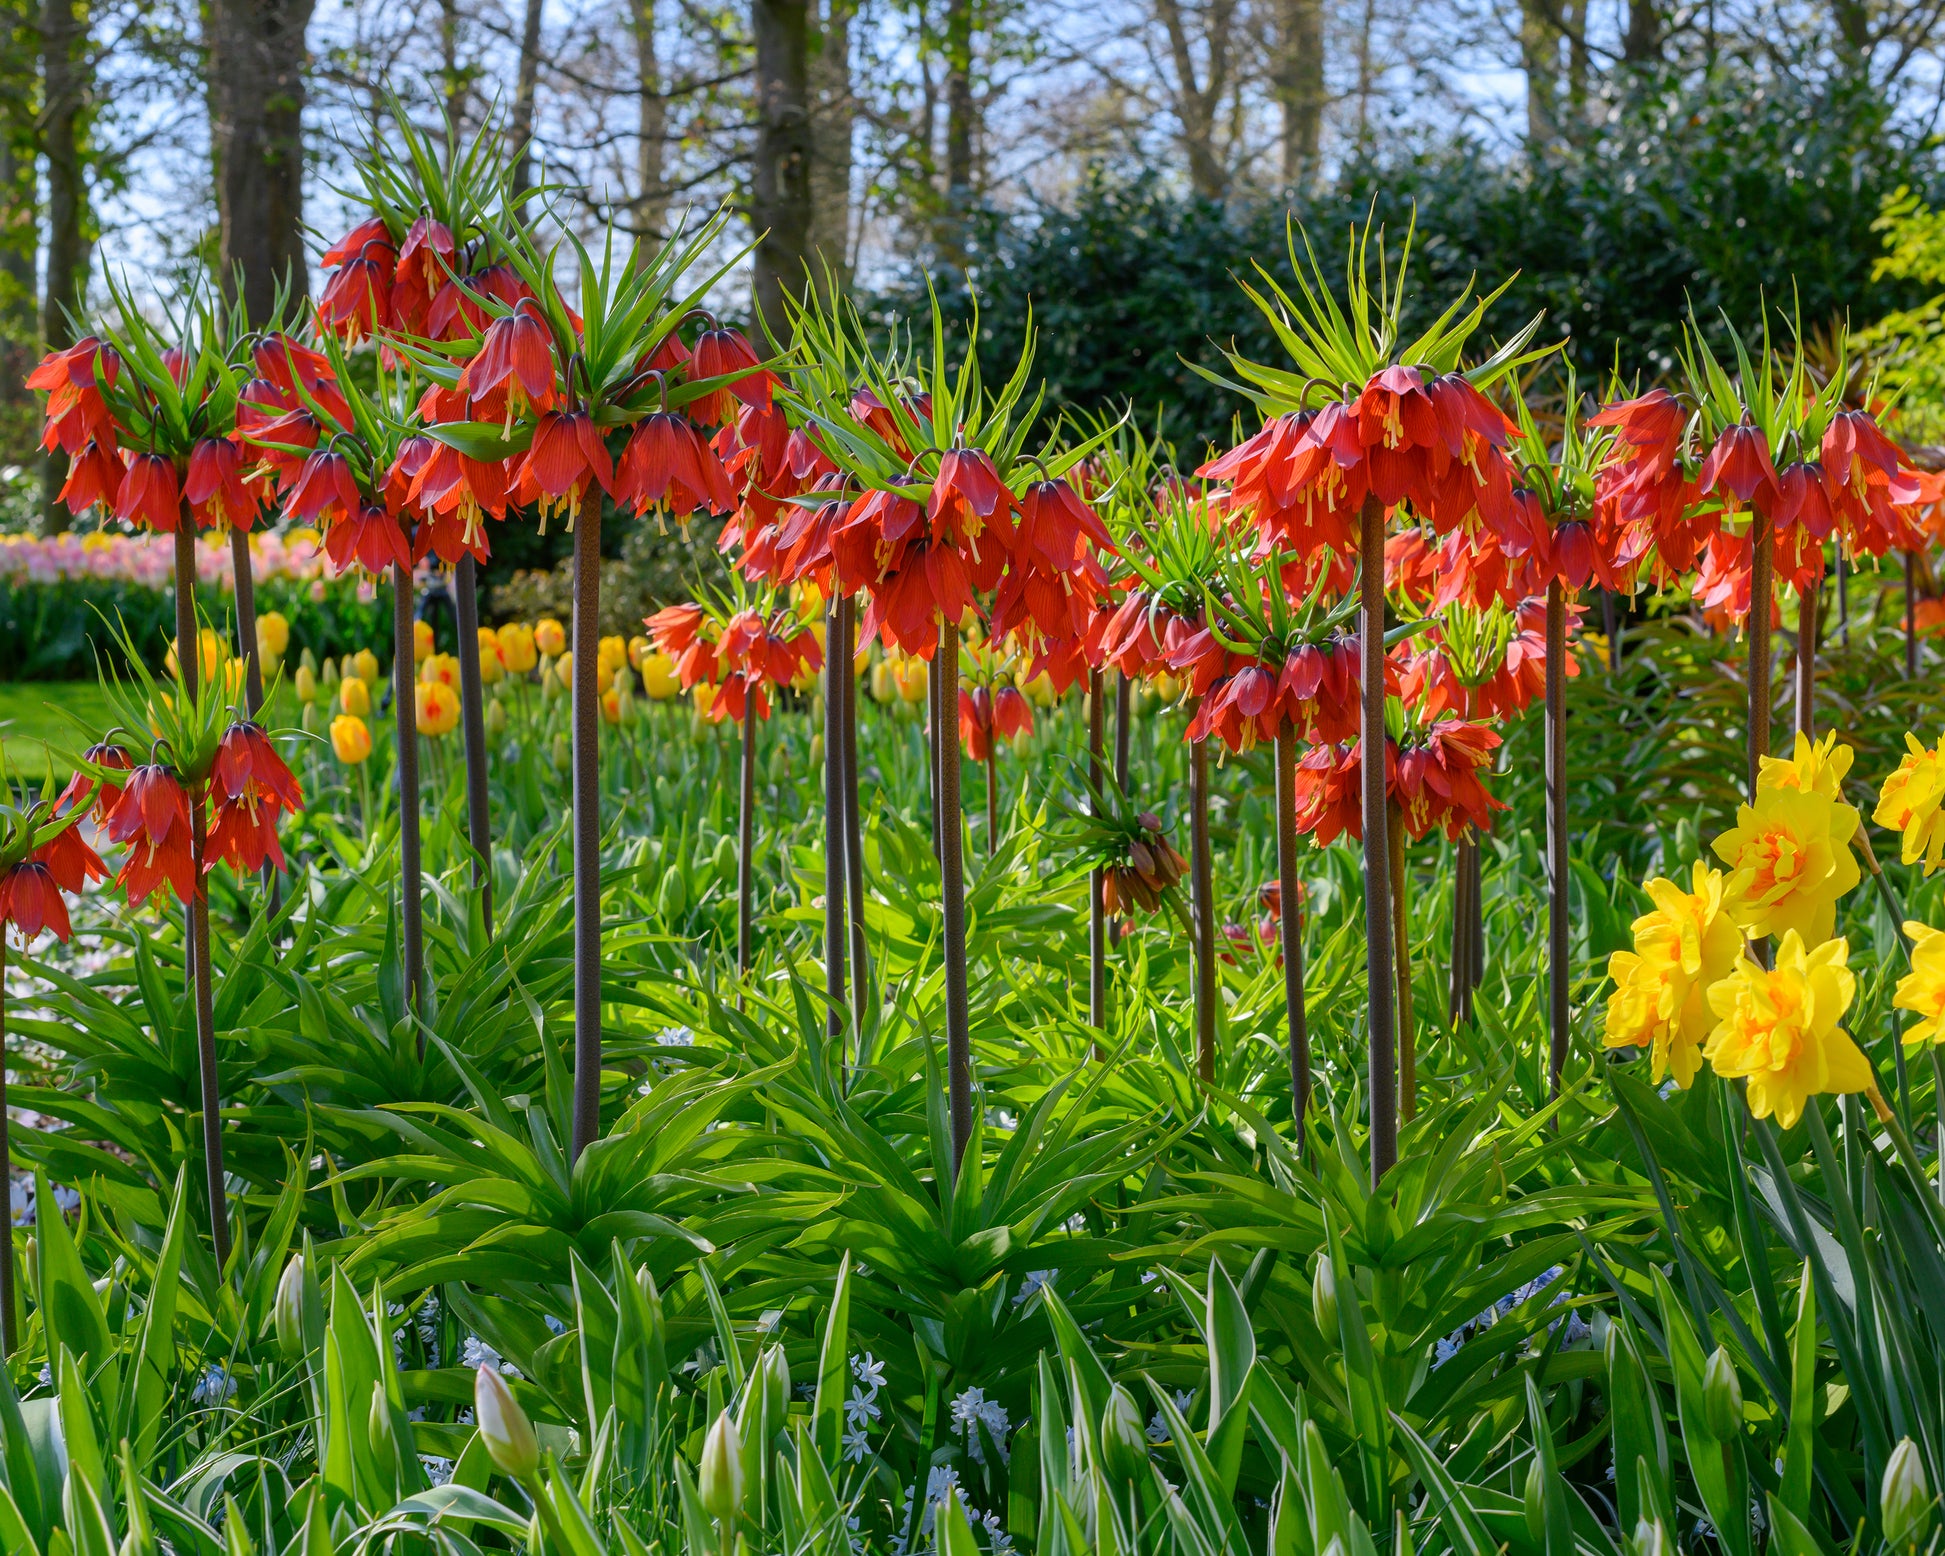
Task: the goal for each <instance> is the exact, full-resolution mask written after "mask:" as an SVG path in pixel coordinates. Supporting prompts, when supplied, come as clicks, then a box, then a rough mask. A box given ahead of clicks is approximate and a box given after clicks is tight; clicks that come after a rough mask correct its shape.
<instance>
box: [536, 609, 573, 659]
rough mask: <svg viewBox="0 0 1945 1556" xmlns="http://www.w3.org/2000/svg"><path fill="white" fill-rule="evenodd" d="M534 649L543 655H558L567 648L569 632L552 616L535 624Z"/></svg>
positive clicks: (543, 618)
mask: <svg viewBox="0 0 1945 1556" xmlns="http://www.w3.org/2000/svg"><path fill="white" fill-rule="evenodd" d="M534 647H536V648H537V649H539V650H540V652H541V653H543V654H558V653H560V652H561V651H562V650H563V649H565V648H566V647H567V631H566V629H565V628H563V627H562V626H561V624H560V623H559V622H558V621H556V620H554V618H553V617H552V616H543V617H541V618H540V620H539V621H537V622H535V623H534Z"/></svg>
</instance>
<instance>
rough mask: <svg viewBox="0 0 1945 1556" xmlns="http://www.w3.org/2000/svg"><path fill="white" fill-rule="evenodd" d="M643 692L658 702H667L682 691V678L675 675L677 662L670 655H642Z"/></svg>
mask: <svg viewBox="0 0 1945 1556" xmlns="http://www.w3.org/2000/svg"><path fill="white" fill-rule="evenodd" d="M640 668H641V672H642V690H644V691H645V692H647V693H648V695H649V696H650V697H652V698H654V699H655V701H657V702H667V701H668V700H669V699H670V698H671V697H673V696H674V695H675V694H676V693H677V692H679V691H681V690H682V681H681V678H680V677H679V676H678V675H677V674H676V673H675V660H674V658H673V657H671V656H670V655H668V654H658V653H654V652H652V651H651V652H649V653H646V654H643V655H642V662H641V666H640Z"/></svg>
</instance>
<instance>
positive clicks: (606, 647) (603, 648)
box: [596, 634, 628, 670]
mask: <svg viewBox="0 0 1945 1556" xmlns="http://www.w3.org/2000/svg"><path fill="white" fill-rule="evenodd" d="M596 646H597V648H598V650H599V658H600V661H601V663H602V664H603V665H604V666H606V667H607V668H608V669H610V670H619V669H620V668H621V667H622V666H623V665H625V664H627V663H628V644H627V641H626V640H625V639H623V638H622V637H620V636H619V635H615V634H611V635H609V636H608V637H604V638H603V639H601V641H600V643H599V644H597V645H596Z"/></svg>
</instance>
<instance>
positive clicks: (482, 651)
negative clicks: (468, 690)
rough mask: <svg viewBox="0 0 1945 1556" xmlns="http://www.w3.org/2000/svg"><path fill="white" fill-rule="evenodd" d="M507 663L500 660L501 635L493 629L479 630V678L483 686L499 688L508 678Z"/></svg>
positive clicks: (484, 628)
mask: <svg viewBox="0 0 1945 1556" xmlns="http://www.w3.org/2000/svg"><path fill="white" fill-rule="evenodd" d="M506 673H507V667H506V662H505V661H504V660H502V659H501V658H500V634H499V633H497V632H495V631H494V630H493V629H492V628H491V627H481V628H480V629H479V678H480V685H482V686H497V685H498V684H499V683H500V682H501V681H502V680H503V679H504V678H505V676H506Z"/></svg>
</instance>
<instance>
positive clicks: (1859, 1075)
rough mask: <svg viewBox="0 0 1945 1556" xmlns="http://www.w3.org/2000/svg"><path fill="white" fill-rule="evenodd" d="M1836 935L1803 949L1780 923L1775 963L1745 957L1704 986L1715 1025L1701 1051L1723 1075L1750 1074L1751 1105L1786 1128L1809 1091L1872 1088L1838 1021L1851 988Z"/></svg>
mask: <svg viewBox="0 0 1945 1556" xmlns="http://www.w3.org/2000/svg"><path fill="white" fill-rule="evenodd" d="M1849 952H1850V948H1849V946H1847V945H1846V944H1845V943H1844V942H1843V941H1842V940H1826V941H1824V942H1823V943H1822V944H1821V945H1819V946H1818V947H1817V948H1816V949H1815V950H1814V951H1811V950H1806V949H1805V948H1804V944H1803V937H1802V936H1801V935H1799V934H1798V933H1797V932H1796V931H1795V930H1794V929H1790V930H1786V931H1784V934H1783V940H1782V943H1781V944H1780V945H1779V946H1777V948H1776V966H1775V967H1774V968H1773V969H1772V968H1765V967H1760V966H1758V965H1757V964H1756V963H1755V962H1752V961H1748V960H1746V959H1744V960H1740V961H1738V962H1737V963H1736V966H1735V969H1734V971H1732V972H1731V973H1730V975H1729V976H1728V977H1726V978H1724V979H1723V980H1722V981H1721V982H1720V983H1718V984H1716V985H1715V986H1714V987H1713V988H1712V989H1710V990H1709V1008H1710V1009H1711V1010H1712V1011H1714V1012H1715V1015H1716V1027H1715V1030H1714V1031H1713V1032H1712V1033H1710V1034H1709V1041H1708V1046H1707V1047H1706V1048H1705V1049H1704V1050H1703V1053H1704V1056H1705V1057H1706V1058H1707V1059H1708V1061H1709V1063H1710V1064H1711V1065H1712V1066H1714V1068H1715V1072H1716V1074H1718V1075H1720V1076H1722V1077H1723V1078H1724V1079H1725V1080H1736V1079H1746V1080H1747V1081H1748V1082H1749V1111H1750V1112H1751V1113H1752V1114H1754V1115H1755V1116H1756V1117H1757V1118H1768V1117H1769V1116H1770V1115H1771V1114H1772V1113H1773V1114H1775V1115H1776V1121H1777V1123H1779V1124H1780V1125H1782V1126H1783V1128H1785V1129H1788V1128H1789V1127H1790V1126H1791V1125H1793V1124H1794V1123H1795V1122H1796V1121H1797V1120H1798V1119H1799V1118H1801V1117H1802V1116H1803V1109H1804V1105H1805V1104H1806V1103H1807V1102H1808V1101H1809V1100H1810V1098H1812V1097H1818V1096H1824V1095H1827V1094H1831V1093H1844V1092H1857V1091H1875V1090H1876V1089H1877V1083H1876V1077H1875V1076H1874V1075H1873V1074H1872V1071H1871V1063H1870V1061H1869V1060H1868V1059H1866V1058H1865V1057H1864V1055H1863V1053H1862V1051H1861V1050H1860V1049H1859V1048H1858V1046H1857V1044H1856V1043H1854V1042H1852V1041H1851V1036H1850V1033H1848V1032H1846V1031H1845V1030H1844V1029H1843V1027H1841V1026H1840V1025H1838V1023H1839V1022H1840V1021H1842V1020H1843V1017H1844V1012H1845V1011H1846V1010H1848V1009H1849V1008H1850V1003H1851V1001H1852V999H1854V998H1855V997H1856V994H1857V979H1856V978H1855V977H1854V976H1853V975H1852V973H1851V970H1850V968H1849V967H1848V966H1846V965H1845V959H1846V958H1847V957H1848V955H1849Z"/></svg>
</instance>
